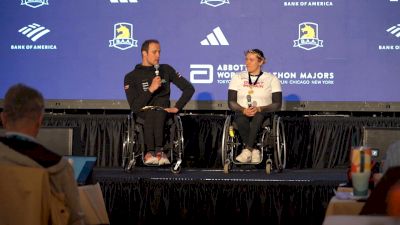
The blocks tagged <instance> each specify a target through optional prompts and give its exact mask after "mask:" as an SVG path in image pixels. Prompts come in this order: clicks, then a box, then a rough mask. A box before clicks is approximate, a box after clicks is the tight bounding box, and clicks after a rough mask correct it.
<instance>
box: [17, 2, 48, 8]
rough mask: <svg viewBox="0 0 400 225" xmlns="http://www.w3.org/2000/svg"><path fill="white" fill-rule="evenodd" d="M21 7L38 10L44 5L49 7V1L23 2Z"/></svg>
mask: <svg viewBox="0 0 400 225" xmlns="http://www.w3.org/2000/svg"><path fill="white" fill-rule="evenodd" d="M21 5H26V6H29V7H31V8H38V7H40V6H43V5H49V2H48V0H21Z"/></svg>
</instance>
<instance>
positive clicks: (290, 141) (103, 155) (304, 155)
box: [43, 115, 400, 169]
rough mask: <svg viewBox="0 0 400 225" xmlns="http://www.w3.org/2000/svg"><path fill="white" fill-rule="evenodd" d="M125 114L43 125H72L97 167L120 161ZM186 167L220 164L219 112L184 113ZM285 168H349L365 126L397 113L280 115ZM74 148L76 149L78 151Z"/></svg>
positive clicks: (386, 123)
mask: <svg viewBox="0 0 400 225" xmlns="http://www.w3.org/2000/svg"><path fill="white" fill-rule="evenodd" d="M127 117H128V115H46V117H45V119H44V123H43V126H45V127H71V128H74V132H75V133H78V134H79V135H78V136H77V135H76V134H75V135H74V137H75V138H74V146H75V147H74V148H75V149H74V152H75V153H80V154H83V155H90V156H97V157H98V161H97V163H98V165H97V166H99V167H119V166H120V165H121V152H122V143H123V140H124V136H125V134H126V130H127ZM181 119H182V123H183V130H184V139H185V143H184V144H185V145H184V146H185V149H184V153H185V154H184V164H183V166H185V167H202V168H222V163H221V158H220V149H221V141H222V130H223V125H224V121H225V116H223V115H183V116H181ZM282 120H283V123H284V127H285V133H286V142H287V168H296V169H301V168H334V167H338V166H347V164H348V160H349V152H350V149H351V146H355V145H360V144H361V140H362V130H363V127H390V128H392V127H400V118H395V117H335V116H329V117H317V116H310V117H283V118H282ZM76 148H78V149H76Z"/></svg>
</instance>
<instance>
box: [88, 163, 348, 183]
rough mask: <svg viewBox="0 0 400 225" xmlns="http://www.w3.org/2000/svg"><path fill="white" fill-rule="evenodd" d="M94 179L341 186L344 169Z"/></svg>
mask: <svg viewBox="0 0 400 225" xmlns="http://www.w3.org/2000/svg"><path fill="white" fill-rule="evenodd" d="M94 176H95V177H96V179H101V178H128V179H129V178H133V179H138V178H141V179H153V180H181V181H182V180H199V181H200V180H203V181H215V182H218V181H232V182H239V183H240V182H268V183H270V182H285V183H290V182H317V183H325V182H328V183H337V184H339V183H344V182H346V179H347V177H346V170H345V169H303V170H291V169H285V170H284V171H282V172H281V173H278V172H275V171H273V172H272V173H271V174H266V172H265V170H263V169H239V168H238V169H232V170H231V171H230V172H229V173H224V171H223V170H222V169H182V170H181V172H180V173H179V174H174V173H172V172H171V171H170V168H169V167H164V168H160V167H135V168H134V169H133V170H132V171H130V172H125V171H124V170H123V169H122V168H95V169H94Z"/></svg>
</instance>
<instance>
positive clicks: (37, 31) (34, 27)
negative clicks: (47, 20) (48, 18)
mask: <svg viewBox="0 0 400 225" xmlns="http://www.w3.org/2000/svg"><path fill="white" fill-rule="evenodd" d="M18 32H19V33H22V34H23V35H25V36H26V37H28V38H30V39H31V40H32V41H33V42H35V41H37V40H38V39H39V38H41V37H42V36H43V35H45V34H47V33H49V32H50V30H49V29H46V28H45V27H43V26H41V25H39V24H37V23H32V24H30V25H28V26H25V27H23V28H21V29H19V30H18Z"/></svg>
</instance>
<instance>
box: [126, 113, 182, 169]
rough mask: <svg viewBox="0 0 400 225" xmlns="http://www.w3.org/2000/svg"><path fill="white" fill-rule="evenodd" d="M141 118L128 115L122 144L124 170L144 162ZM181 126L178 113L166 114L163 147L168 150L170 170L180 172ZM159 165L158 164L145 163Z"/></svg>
mask: <svg viewBox="0 0 400 225" xmlns="http://www.w3.org/2000/svg"><path fill="white" fill-rule="evenodd" d="M143 122H144V121H143V120H142V119H141V118H136V117H135V115H134V114H130V115H128V126H127V130H126V134H125V137H124V141H123V144H122V167H123V168H124V170H125V171H126V172H129V171H131V170H133V168H134V167H135V165H136V164H137V163H140V164H141V165H146V164H144V155H145V144H144V132H143ZM183 141H184V140H183V126H182V120H181V118H180V116H179V115H176V114H174V115H168V116H167V119H166V122H165V125H164V149H165V150H166V152H168V153H167V154H168V158H169V160H170V162H171V172H173V173H180V172H181V164H182V159H183V150H184V145H183ZM147 166H159V165H147Z"/></svg>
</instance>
